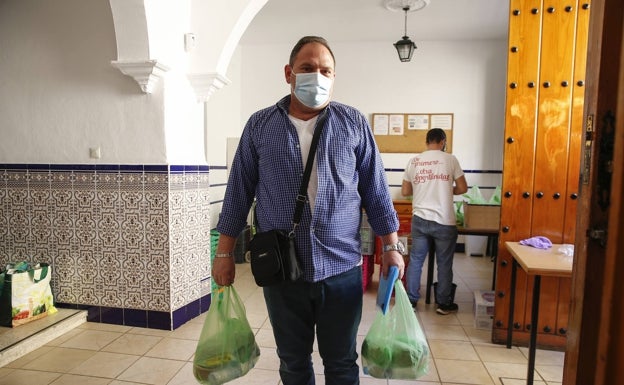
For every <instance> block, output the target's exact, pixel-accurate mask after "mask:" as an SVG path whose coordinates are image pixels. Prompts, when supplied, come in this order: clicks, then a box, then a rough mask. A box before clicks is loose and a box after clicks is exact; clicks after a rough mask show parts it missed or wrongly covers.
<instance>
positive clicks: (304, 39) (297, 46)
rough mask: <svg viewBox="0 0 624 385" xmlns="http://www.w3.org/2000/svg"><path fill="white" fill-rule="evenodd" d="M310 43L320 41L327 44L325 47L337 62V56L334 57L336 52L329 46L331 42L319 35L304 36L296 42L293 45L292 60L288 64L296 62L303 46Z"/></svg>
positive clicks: (324, 44)
mask: <svg viewBox="0 0 624 385" xmlns="http://www.w3.org/2000/svg"><path fill="white" fill-rule="evenodd" d="M309 43H319V44H322V45H323V46H325V48H327V50H328V51H329V53H330V55H331V57H332V59H333V60H334V64H336V58H335V57H334V53H333V52H332V50H331V48H329V43H328V42H327V40H325V39H323V38H322V37H319V36H304V37H302V38H301V39H299V41H298V42H297V44H295V46H294V47H293V49H292V51H290V60H289V61H288V64H289V65H290V66H292V65H293V64H295V58H296V57H297V54H298V53H299V51H301V48H303V46H304V45H306V44H309Z"/></svg>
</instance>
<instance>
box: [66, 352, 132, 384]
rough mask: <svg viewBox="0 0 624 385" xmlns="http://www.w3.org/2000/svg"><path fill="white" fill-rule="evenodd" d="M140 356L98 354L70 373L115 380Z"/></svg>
mask: <svg viewBox="0 0 624 385" xmlns="http://www.w3.org/2000/svg"><path fill="white" fill-rule="evenodd" d="M137 359H139V356H134V355H130V354H120V353H108V352H97V353H96V354H94V355H93V356H92V357H91V358H89V359H88V360H86V361H84V362H83V363H82V364H80V365H78V366H76V367H75V368H73V369H72V370H70V371H69V373H72V374H80V375H83V376H96V377H106V378H115V377H117V376H118V375H119V374H121V373H122V372H123V371H124V370H126V369H127V368H128V367H130V365H132V364H133V363H135V362H136V361H137Z"/></svg>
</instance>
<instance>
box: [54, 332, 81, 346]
mask: <svg viewBox="0 0 624 385" xmlns="http://www.w3.org/2000/svg"><path fill="white" fill-rule="evenodd" d="M82 332H83V329H79V328H75V329H72V330H70V331H68V332H67V333H65V334H63V335H61V336H59V337H57V338H55V339H53V340H52V341H50V342H48V343H47V344H46V345H47V346H61V345H62V344H63V343H64V342H65V341H67V340H69V339H71V338H73V337H75V336H77V335H78V334H80V333H82Z"/></svg>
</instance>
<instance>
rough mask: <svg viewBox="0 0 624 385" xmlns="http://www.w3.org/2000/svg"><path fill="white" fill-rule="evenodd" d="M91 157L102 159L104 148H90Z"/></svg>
mask: <svg viewBox="0 0 624 385" xmlns="http://www.w3.org/2000/svg"><path fill="white" fill-rule="evenodd" d="M89 157H90V158H91V159H100V158H101V157H102V150H101V149H100V148H99V147H91V148H89Z"/></svg>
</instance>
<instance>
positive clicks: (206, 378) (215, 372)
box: [193, 286, 260, 385]
mask: <svg viewBox="0 0 624 385" xmlns="http://www.w3.org/2000/svg"><path fill="white" fill-rule="evenodd" d="M259 357H260V349H259V348H258V344H257V343H256V338H255V336H254V334H253V331H252V330H251V327H250V326H249V322H248V321H247V316H246V314H245V306H244V305H243V303H242V302H241V300H240V298H239V297H238V294H236V291H235V290H234V287H233V286H219V288H218V290H217V292H216V293H213V298H212V303H211V304H210V309H208V313H207V314H206V320H205V321H204V326H203V328H202V332H201V335H200V337H199V342H198V343H197V349H196V350H195V357H194V359H193V375H194V376H195V379H197V381H199V383H201V384H205V385H220V384H223V383H226V382H228V381H232V380H233V379H235V378H238V377H242V376H244V375H245V374H247V372H249V370H251V368H253V367H254V366H255V365H256V362H258V358H259Z"/></svg>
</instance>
